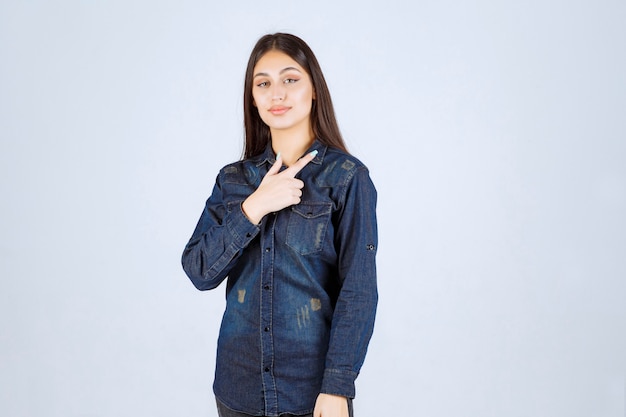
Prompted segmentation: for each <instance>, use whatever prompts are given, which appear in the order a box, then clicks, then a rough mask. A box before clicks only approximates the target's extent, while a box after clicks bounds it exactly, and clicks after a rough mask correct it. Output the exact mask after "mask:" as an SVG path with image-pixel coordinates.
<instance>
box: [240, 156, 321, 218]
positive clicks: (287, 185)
mask: <svg viewBox="0 0 626 417" xmlns="http://www.w3.org/2000/svg"><path fill="white" fill-rule="evenodd" d="M315 155H317V151H313V152H309V153H308V154H306V155H305V156H303V157H302V158H300V159H299V160H298V161H297V162H296V163H295V164H293V165H292V166H290V167H289V168H287V169H285V170H284V171H282V172H279V171H280V168H281V167H282V158H281V157H280V154H278V155H277V157H276V162H274V165H272V167H271V168H270V169H269V171H267V174H265V177H263V180H262V181H261V184H260V185H259V188H257V189H256V191H255V192H253V193H252V194H250V196H249V197H248V198H246V199H245V200H244V202H243V204H242V205H241V208H242V209H243V212H244V213H245V214H246V216H247V217H248V219H249V220H250V221H251V222H252V223H253V224H259V223H260V222H261V219H262V218H263V217H264V216H265V215H266V214H269V213H272V212H276V211H280V210H282V209H284V208H285V207H289V206H292V205H294V204H298V203H300V197H302V188H303V187H304V182H302V180H299V179H297V178H296V174H298V172H300V170H302V168H304V167H305V166H306V165H307V164H308V163H309V162H311V161H312V160H313V158H315Z"/></svg>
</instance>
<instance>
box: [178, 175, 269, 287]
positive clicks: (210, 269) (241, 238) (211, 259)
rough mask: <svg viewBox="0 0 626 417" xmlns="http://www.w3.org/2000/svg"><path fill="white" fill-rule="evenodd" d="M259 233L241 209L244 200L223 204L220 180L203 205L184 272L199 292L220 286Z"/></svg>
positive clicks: (187, 248)
mask: <svg viewBox="0 0 626 417" xmlns="http://www.w3.org/2000/svg"><path fill="white" fill-rule="evenodd" d="M258 233H259V226H258V225H255V224H252V223H251V222H250V221H249V220H248V218H247V217H246V215H245V214H244V213H243V211H242V208H241V201H239V202H231V203H227V202H225V201H224V196H223V190H222V187H221V184H220V177H219V176H218V179H217V181H216V183H215V187H213V192H212V193H211V196H210V197H209V199H208V200H207V202H206V205H205V206H204V210H203V211H202V215H201V216H200V220H199V221H198V224H197V226H196V229H195V230H194V232H193V235H192V236H191V239H189V242H188V243H187V245H186V246H185V250H184V251H183V256H182V265H183V269H184V270H185V273H186V274H187V276H188V277H189V278H190V279H191V282H193V284H194V285H195V286H196V288H197V289H199V290H210V289H213V288H215V287H217V286H218V285H219V284H220V283H221V282H222V281H223V280H224V278H226V276H227V275H228V272H229V271H230V270H231V268H232V267H233V265H234V264H235V261H236V260H237V258H238V257H239V256H240V255H241V253H242V251H243V249H244V248H245V247H246V246H248V244H249V243H250V241H252V239H254V237H255V236H256V235H257V234H258Z"/></svg>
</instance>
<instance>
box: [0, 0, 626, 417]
mask: <svg viewBox="0 0 626 417" xmlns="http://www.w3.org/2000/svg"><path fill="white" fill-rule="evenodd" d="M624 22H626V4H625V3H624V2H623V1H606V0H600V1H590V0H589V1H565V0H562V1H559V0H552V1H550V0H548V1H539V0H531V1H526V2H499V1H484V0H483V1H473V2H465V1H454V0H451V1H415V2H411V1H399V0H388V1H377V2H373V1H363V0H361V1H356V0H352V1H344V2H341V1H338V0H335V1H325V0H322V1H320V0H318V1H315V2H301V1H291V2H262V1H255V2H252V1H232V2H206V1H205V2H201V1H182V2H180V1H177V2H174V1H171V2H159V1H147V0H145V1H141V0H125V1H121V0H114V1H106V2H104V1H78V0H73V1H72V0H67V1H56V2H44V1H35V0H33V1H20V2H17V1H15V2H10V1H8V0H3V1H2V3H1V4H0V138H1V148H0V196H1V197H0V198H1V200H0V201H1V203H0V239H1V240H0V277H1V280H0V332H1V333H0V355H1V356H0V415H2V416H7V417H9V416H37V417H39V416H46V417H56V416H59V417H60V416H63V417H67V416H81V417H83V416H88V417H93V416H107V417H108V416H111V417H124V416H133V417H135V416H142V417H144V416H145V417H147V416H168V417H169V416H187V417H194V416H195V417H201V416H215V415H216V412H215V410H214V403H213V396H212V393H211V384H212V379H213V376H212V374H213V366H214V356H215V342H216V337H217V331H218V325H219V321H220V318H221V313H222V309H223V298H224V296H223V288H222V287H220V288H219V289H217V290H215V291H212V292H204V293H201V292H198V291H197V290H195V289H194V287H193V286H192V284H191V283H190V282H189V280H188V279H187V278H186V276H185V275H184V273H183V271H182V269H181V267H180V255H181V253H182V249H183V247H184V245H185V243H186V242H187V239H188V238H189V237H190V235H191V232H192V231H193V228H194V226H195V224H196V221H197V219H198V217H199V215H200V212H201V210H202V207H203V205H204V201H205V199H206V198H207V197H208V195H209V193H210V191H211V188H212V186H213V182H214V179H215V176H216V174H217V171H218V170H219V168H221V167H222V166H223V165H225V164H226V163H229V162H232V161H235V160H237V159H238V158H239V156H240V153H241V148H242V145H241V142H242V131H243V127H242V98H241V97H242V85H243V75H244V69H245V64H246V61H247V58H248V54H249V52H250V50H251V49H252V47H253V45H254V43H255V42H256V40H257V39H258V38H259V37H260V36H261V35H263V34H265V33H268V32H275V31H288V32H292V33H295V34H297V35H299V36H301V37H302V38H303V39H305V40H306V41H307V42H308V43H309V44H310V46H311V47H312V48H313V50H314V51H315V53H316V55H317V57H318V59H319V61H320V63H321V65H322V68H323V70H324V72H325V75H326V78H327V81H328V83H329V86H330V89H331V93H332V95H333V99H334V102H335V106H336V111H337V114H338V118H339V122H340V125H341V128H342V131H343V133H344V136H345V137H346V140H347V142H348V145H349V148H350V149H351V151H352V152H353V153H354V154H355V155H356V156H357V157H359V158H360V159H362V160H363V161H364V162H365V163H366V164H367V165H368V166H369V167H370V170H371V175H372V178H373V179H374V181H375V183H376V186H377V188H378V190H379V210H378V214H379V229H380V245H379V246H380V249H379V256H378V260H379V286H380V296H381V299H380V306H379V315H378V319H377V324H376V330H375V334H374V338H373V340H372V343H371V345H370V350H369V354H368V357H367V360H366V362H365V365H364V367H363V371H362V374H361V376H360V377H359V379H358V380H357V400H356V403H355V408H356V412H357V416H358V417H380V416H411V417H412V416H429V417H439V416H441V417H449V416H464V417H468V416H469V417H474V416H475V417H489V416H493V417H517V416H519V417H522V416H523V417H526V416H528V417H531V416H532V417H542V416H545V417H561V416H562V417H579V416H580V417H587V416H589V417H623V416H624V398H625V395H624V389H625V388H624V375H625V369H626V353H625V352H626V302H625V296H626V261H625V258H626V256H625V255H626V24H625V23H624Z"/></svg>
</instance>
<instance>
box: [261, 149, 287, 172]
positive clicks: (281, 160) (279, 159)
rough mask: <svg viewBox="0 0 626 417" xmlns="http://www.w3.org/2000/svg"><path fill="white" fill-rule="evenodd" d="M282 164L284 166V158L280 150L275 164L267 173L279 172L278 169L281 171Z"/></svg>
mask: <svg viewBox="0 0 626 417" xmlns="http://www.w3.org/2000/svg"><path fill="white" fill-rule="evenodd" d="M282 166H283V159H282V158H281V156H280V152H278V155H276V162H274V165H272V166H271V167H270V169H269V170H268V171H267V174H265V175H274V174H276V173H278V171H280V167H282Z"/></svg>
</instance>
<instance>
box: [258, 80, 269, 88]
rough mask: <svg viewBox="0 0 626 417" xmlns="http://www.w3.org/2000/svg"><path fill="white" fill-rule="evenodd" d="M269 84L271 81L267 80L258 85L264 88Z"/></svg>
mask: <svg viewBox="0 0 626 417" xmlns="http://www.w3.org/2000/svg"><path fill="white" fill-rule="evenodd" d="M268 84H269V83H268V82H267V81H263V82H260V83H258V84H257V85H256V86H257V87H261V88H263V87H267V85H268Z"/></svg>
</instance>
